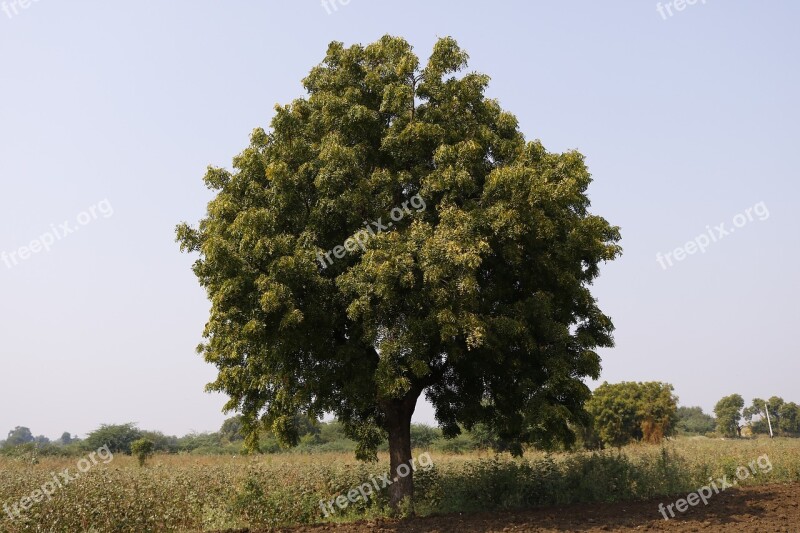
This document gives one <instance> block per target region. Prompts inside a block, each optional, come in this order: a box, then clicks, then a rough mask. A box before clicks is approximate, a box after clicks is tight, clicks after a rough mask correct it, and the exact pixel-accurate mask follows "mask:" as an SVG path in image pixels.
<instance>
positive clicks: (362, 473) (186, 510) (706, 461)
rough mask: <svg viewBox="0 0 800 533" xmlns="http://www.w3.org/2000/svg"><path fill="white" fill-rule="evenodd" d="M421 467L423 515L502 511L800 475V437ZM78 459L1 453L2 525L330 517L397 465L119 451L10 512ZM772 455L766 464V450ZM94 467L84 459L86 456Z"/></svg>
mask: <svg viewBox="0 0 800 533" xmlns="http://www.w3.org/2000/svg"><path fill="white" fill-rule="evenodd" d="M430 455H431V457H432V459H433V462H434V466H433V468H431V469H429V470H418V471H417V473H416V474H415V484H416V491H417V504H416V510H417V513H418V514H422V515H426V514H433V513H451V512H470V511H477V510H501V509H512V508H520V507H530V506H537V505H549V504H563V503H574V502H610V501H620V500H639V499H649V498H654V497H657V496H664V495H677V494H686V493H688V492H690V491H693V490H696V489H697V488H699V487H701V486H702V485H705V484H706V483H707V482H708V478H709V477H714V478H717V477H721V476H723V475H727V476H728V477H729V478H732V477H733V476H735V474H736V469H737V468H738V467H739V466H746V465H748V464H750V463H751V462H752V461H753V460H755V459H757V458H758V457H760V456H764V455H767V457H768V458H769V463H770V464H771V466H772V468H771V471H769V472H765V471H763V469H761V468H759V469H758V474H753V475H751V476H749V478H748V479H746V480H744V481H743V482H742V484H761V483H777V482H798V481H800V439H774V440H769V439H757V440H716V439H705V438H681V439H677V440H675V441H671V442H669V443H667V444H666V445H665V446H663V447H659V446H648V445H632V446H628V447H626V448H623V449H622V450H610V451H605V452H602V453H589V452H579V453H572V454H549V455H548V454H543V453H538V452H531V453H528V454H526V456H525V458H523V459H511V458H510V457H508V456H494V455H492V454H485V453H484V454H479V453H472V454H463V455H445V454H441V453H438V452H431V454H430ZM77 461H78V459H77V458H44V459H42V460H41V461H40V462H38V464H32V463H31V461H30V460H26V458H24V457H20V458H13V459H12V458H2V459H0V532H3V533H6V532H7V533H18V532H23V531H43V530H44V531H56V532H62V531H63V532H70V533H72V532H75V531H96V532H112V531H113V532H128V531H131V532H133V531H136V532H146V531H213V530H222V529H227V528H243V527H266V528H268V527H272V526H278V525H286V524H300V523H314V522H322V521H325V520H326V519H325V517H324V515H323V512H322V509H321V507H320V500H326V501H327V500H330V499H332V498H334V497H336V496H337V495H339V494H346V493H347V491H348V490H350V489H352V488H354V487H357V486H359V485H361V484H362V483H365V482H367V481H368V480H369V479H370V478H371V477H373V476H379V475H380V474H384V473H386V472H388V458H387V457H386V456H385V455H384V456H382V457H381V460H380V461H379V462H378V463H377V464H363V463H359V462H357V461H355V460H354V459H353V458H352V456H351V455H349V454H342V453H330V454H317V455H293V454H292V455H289V454H282V455H264V456H257V457H242V456H238V457H229V456H213V457H211V456H209V457H203V456H200V457H198V456H194V455H191V456H190V455H183V456H175V455H164V456H156V457H154V458H153V459H152V460H151V461H150V462H149V464H148V466H147V467H146V468H140V467H138V465H137V463H136V459H135V458H132V457H126V456H115V457H114V459H113V460H112V461H111V462H109V463H108V464H103V463H102V462H100V463H99V464H97V465H96V466H92V468H91V469H90V470H88V471H87V472H86V473H85V474H81V476H80V477H79V478H78V479H76V480H74V481H71V482H69V483H68V484H66V486H64V487H63V488H59V489H57V490H55V491H54V493H53V495H52V498H51V499H44V500H43V501H41V502H38V503H34V504H33V505H32V506H31V507H30V509H28V510H27V511H24V512H23V513H22V514H21V517H20V518H16V519H14V520H11V519H10V518H9V517H8V515H7V513H6V512H5V511H4V510H3V505H4V504H5V505H7V506H8V507H9V508H11V507H12V505H13V504H16V503H18V502H19V501H20V499H21V498H22V497H24V496H30V495H31V494H32V493H33V491H34V490H36V489H37V488H39V487H41V486H42V485H43V484H44V483H46V482H47V481H50V480H52V476H53V473H56V472H63V471H64V469H66V468H69V469H70V472H72V473H75V472H77ZM762 464H766V463H765V462H764V461H763V460H762ZM84 467H86V464H84ZM386 513H387V501H386V491H385V489H384V490H383V491H382V492H381V493H380V494H378V495H377V496H376V497H374V498H372V499H371V500H369V502H363V501H358V502H356V503H351V504H349V506H348V507H347V508H346V509H344V510H340V509H338V508H336V513H335V514H334V515H333V516H331V517H329V518H328V519H327V521H347V520H355V519H358V518H364V517H375V516H382V515H385V514H386Z"/></svg>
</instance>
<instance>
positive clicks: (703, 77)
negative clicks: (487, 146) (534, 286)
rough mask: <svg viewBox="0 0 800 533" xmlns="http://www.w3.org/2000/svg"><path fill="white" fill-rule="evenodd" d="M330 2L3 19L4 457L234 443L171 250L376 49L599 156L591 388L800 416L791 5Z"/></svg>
mask: <svg viewBox="0 0 800 533" xmlns="http://www.w3.org/2000/svg"><path fill="white" fill-rule="evenodd" d="M333 1H334V0H329V3H328V4H327V7H326V6H324V5H321V4H320V2H319V1H318V0H293V1H291V2H289V1H283V2H277V1H267V0H262V1H259V2H255V1H238V2H220V1H218V0H214V1H212V0H192V1H191V2H190V1H189V0H175V1H172V2H156V1H153V0H145V1H141V0H140V1H137V2H107V1H106V2H101V1H99V0H83V1H75V2H56V1H55V0H38V1H34V2H32V3H31V4H30V5H29V6H28V7H27V8H21V7H19V6H18V5H17V4H15V3H8V0H7V2H6V3H2V2H0V51H2V54H0V87H2V90H1V91H2V92H0V180H2V183H1V187H0V191H1V192H0V252H5V253H6V256H4V258H0V298H2V300H1V301H2V306H1V307H0V328H1V329H0V338H1V339H2V344H0V436H5V434H6V432H7V431H8V430H10V429H12V428H13V427H15V426H17V425H25V426H28V427H30V428H31V430H32V431H33V432H34V433H35V434H44V435H46V436H48V437H51V438H55V437H58V436H59V435H60V434H61V433H62V432H63V431H69V432H71V433H73V434H75V433H77V434H80V435H81V436H83V435H85V434H86V433H87V432H89V431H91V430H92V429H94V428H96V427H97V426H99V425H100V424H101V423H123V422H129V421H133V422H137V423H139V424H140V426H141V427H143V428H146V429H156V430H161V431H164V432H166V433H169V434H178V435H181V434H184V433H186V432H189V431H191V430H197V431H206V430H216V429H218V428H219V426H220V424H221V423H222V421H223V419H224V417H225V415H223V414H222V413H221V411H220V409H221V407H222V404H223V402H224V398H223V397H221V396H215V395H209V394H206V393H204V392H203V387H204V385H205V384H206V383H207V382H208V381H211V380H212V379H213V378H214V375H215V368H214V367H213V366H211V365H208V364H206V363H205V362H203V360H202V358H201V357H200V356H198V355H196V354H195V352H194V349H195V346H196V345H197V344H198V343H199V342H200V341H201V340H202V339H201V332H202V329H203V325H204V323H205V320H206V318H207V313H208V303H207V301H206V299H205V294H204V292H203V291H202V289H201V288H200V287H199V285H198V283H197V281H196V279H195V277H194V275H193V274H192V272H191V271H190V265H191V263H192V261H193V257H191V256H187V255H183V254H181V253H180V252H179V250H178V246H177V244H175V242H174V231H173V229H174V227H175V225H176V224H177V223H178V222H181V221H183V220H186V221H189V222H192V223H195V222H196V221H197V220H198V219H199V218H200V217H201V216H202V215H203V213H204V210H205V205H206V202H207V201H208V199H209V192H208V191H207V190H206V189H205V188H204V185H203V183H202V180H201V178H202V176H203V173H204V169H205V167H206V166H207V165H209V164H213V165H220V166H226V167H230V163H231V159H232V157H233V156H235V155H236V154H237V153H238V152H240V151H241V150H242V149H243V148H244V147H245V146H246V145H247V141H248V136H249V133H250V132H251V130H252V129H253V128H255V127H259V126H262V127H267V126H268V125H269V121H270V119H271V117H272V116H273V106H274V105H275V104H276V103H280V104H285V103H288V102H290V101H291V100H292V99H293V98H296V97H299V96H303V89H302V86H301V84H300V80H301V79H302V78H303V77H304V76H305V75H306V74H307V73H308V71H309V69H310V68H311V67H312V66H314V65H316V64H317V63H319V62H320V61H321V60H322V58H323V57H324V54H325V50H326V48H327V45H328V43H329V42H330V41H332V40H340V41H344V42H345V43H346V44H353V43H364V44H366V43H369V42H373V41H375V40H377V39H378V38H379V37H380V36H382V35H383V34H386V33H390V34H394V35H398V36H402V37H404V38H405V39H407V40H408V41H409V42H410V43H411V44H412V45H413V46H414V47H415V50H416V52H417V53H418V55H420V56H421V57H422V58H423V59H424V58H427V56H428V54H429V52H430V49H431V46H432V45H433V43H434V42H435V40H436V38H437V37H441V36H447V35H450V36H452V37H454V38H455V39H456V40H458V42H459V44H460V45H461V46H462V47H463V48H465V49H466V50H467V51H468V53H469V54H470V56H471V62H470V69H474V70H477V71H481V72H485V73H487V74H489V75H490V76H491V77H492V83H491V86H490V90H489V95H490V96H491V97H494V98H497V99H499V101H500V103H501V105H502V106H503V107H504V108H505V109H506V110H508V111H510V112H512V113H514V114H516V116H517V117H518V118H519V122H520V126H521V129H522V131H523V132H524V133H525V135H526V136H527V137H528V138H529V139H536V138H538V139H541V140H542V142H543V143H544V145H545V146H546V147H547V148H548V149H549V150H551V151H563V150H568V149H572V148H577V149H578V150H580V151H581V152H582V153H583V154H585V155H586V158H587V163H588V165H589V167H590V170H591V171H592V173H593V175H594V179H595V181H594V183H593V184H592V186H591V188H590V190H589V194H590V198H591V200H592V203H593V211H594V212H595V213H597V214H599V215H602V216H604V217H605V218H607V219H608V220H609V221H610V222H612V223H613V224H617V225H619V226H621V227H622V235H623V241H622V245H623V247H624V250H625V252H624V255H623V256H622V258H620V259H619V260H617V261H615V262H614V263H611V264H609V265H606V267H605V268H604V269H603V275H602V277H601V279H600V280H599V281H598V282H597V283H596V286H595V294H596V296H597V297H598V298H599V300H600V304H601V308H602V309H603V310H604V311H605V312H606V313H607V314H609V315H610V316H611V317H612V318H613V320H614V323H615V325H616V327H617V331H616V340H617V346H616V347H615V348H614V349H611V350H604V351H603V352H602V355H603V374H602V380H607V381H610V382H618V381H622V380H636V381H649V380H658V381H667V382H670V383H672V384H674V386H675V389H676V393H677V395H678V396H679V397H680V400H681V403H682V404H684V405H700V406H702V407H703V408H704V409H705V410H706V411H709V410H710V409H711V408H712V407H713V405H714V403H716V401H717V400H718V399H719V398H720V397H722V396H724V395H728V394H731V393H734V392H738V393H740V394H742V395H743V396H744V397H745V399H746V401H748V403H749V401H750V399H751V398H752V397H753V396H759V397H769V396H772V395H779V396H783V397H784V398H785V399H786V400H787V401H790V400H792V401H797V402H800V392H798V388H797V379H798V367H800V363H798V359H797V358H798V340H797V336H796V335H795V334H794V332H795V330H794V328H795V327H797V323H798V319H799V318H800V310H798V309H799V308H798V305H797V301H798V299H800V281H798V277H797V271H798V268H797V265H798V263H799V262H800V251H798V244H799V241H800V237H798V233H797V230H798V193H800V186H799V185H798V179H797V164H796V154H797V149H798V148H797V147H798V145H800V133H798V124H800V112H799V111H798V105H797V95H798V94H800V74H799V73H798V64H799V62H798V59H799V58H798V54H799V53H800V35H798V32H797V30H796V28H797V24H798V22H799V21H800V17H799V15H800V4H798V3H797V2H796V1H791V0H782V1H781V0H775V1H772V2H743V1H729V0H726V1H724V2H723V1H721V0H707V1H706V2H703V1H702V0H701V1H699V2H697V3H696V4H694V5H686V6H685V8H684V9H683V10H682V11H677V10H675V9H674V7H673V4H672V3H669V5H670V9H669V10H667V9H662V12H663V15H662V14H659V11H658V8H657V3H656V2H652V1H642V0H636V1H633V0H626V1H619V2H594V1H588V0H586V1H582V2H578V1H566V2H565V1H559V2H556V1H551V2H541V1H536V2H531V1H522V0H519V1H505V2H500V1H498V2H478V1H464V0H460V1H458V2H456V1H450V2H445V1H441V2H431V1H430V0H427V1H422V0H406V1H404V2H388V1H376V0H350V2H349V3H347V4H345V3H344V2H343V0H338V2H337V3H335V4H334V3H332V2H333ZM666 4H667V2H665V3H664V4H662V5H666ZM2 6H6V8H7V9H5V10H3V7H2ZM15 9H16V14H15V11H14V10H15ZM670 11H671V12H672V16H670V15H669V12H670ZM748 209H750V211H749V218H748V211H747V210H748ZM759 213H760V214H759ZM767 213H768V216H766V214H767ZM737 215H739V216H738V217H737ZM65 222H68V224H67V225H66V226H64V223H65ZM723 222H724V223H725V226H723V227H722V228H721V229H720V230H717V227H718V226H719V224H720V223H723ZM736 224H738V225H739V227H737V226H736ZM730 229H733V230H734V231H733V232H730ZM722 232H727V235H724V236H722V237H721V238H720V237H718V236H719V235H721V233H722ZM48 234H49V235H50V236H49V237H48V236H47V235H48ZM702 235H707V236H708V237H707V238H706V237H703V236H702ZM712 237H713V239H712ZM714 239H716V242H714ZM689 241H694V244H691V245H689V246H686V243H687V242H689ZM706 241H710V242H708V243H706ZM698 246H700V247H702V248H704V249H705V251H704V253H701V252H700V251H699V250H698ZM23 247H24V248H23ZM679 247H680V248H682V250H681V251H678V252H677V253H676V252H675V249H676V248H679ZM691 252H694V253H693V254H692V253H691ZM659 253H661V254H662V261H661V264H660V263H659V261H658V260H657V258H656V256H657V254H659ZM667 253H670V254H671V255H670V256H669V257H668V258H666V259H664V257H665V256H666V254H667ZM10 254H14V255H13V256H12V255H10ZM680 257H683V260H681V261H677V258H680ZM669 261H672V263H673V265H672V266H669V264H668V262H669ZM662 264H664V265H666V267H667V268H663V267H662ZM9 265H10V266H9ZM416 421H418V422H428V423H432V422H433V421H434V420H433V415H432V410H431V409H430V407H429V406H427V405H424V404H420V406H419V407H418V410H417V415H416Z"/></svg>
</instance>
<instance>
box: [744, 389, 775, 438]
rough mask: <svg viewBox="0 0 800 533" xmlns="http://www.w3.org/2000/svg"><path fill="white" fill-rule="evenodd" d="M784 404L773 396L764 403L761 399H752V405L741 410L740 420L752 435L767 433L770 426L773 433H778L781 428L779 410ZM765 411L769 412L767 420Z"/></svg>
mask: <svg viewBox="0 0 800 533" xmlns="http://www.w3.org/2000/svg"><path fill="white" fill-rule="evenodd" d="M784 403H785V402H784V400H783V398H781V397H779V396H773V397H771V398H770V399H769V400H766V401H765V400H762V399H761V398H753V402H752V404H751V405H750V406H749V407H745V408H744V409H743V410H742V418H743V419H744V421H745V423H746V424H747V425H748V426H750V429H751V431H752V432H753V433H763V434H767V433H769V426H770V424H771V425H772V431H773V433H780V431H781V427H782V426H781V408H782V407H783V405H784ZM767 411H769V418H767Z"/></svg>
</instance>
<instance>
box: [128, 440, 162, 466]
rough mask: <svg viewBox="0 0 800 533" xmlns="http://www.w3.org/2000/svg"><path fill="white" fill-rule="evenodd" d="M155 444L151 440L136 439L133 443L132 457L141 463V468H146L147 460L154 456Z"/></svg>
mask: <svg viewBox="0 0 800 533" xmlns="http://www.w3.org/2000/svg"><path fill="white" fill-rule="evenodd" d="M155 447H156V445H155V443H154V442H153V441H151V440H150V439H136V440H135V441H133V442H132V443H131V455H133V456H134V457H136V460H137V461H139V466H144V465H145V463H146V462H147V460H148V459H149V458H150V457H152V456H153V451H154V450H155Z"/></svg>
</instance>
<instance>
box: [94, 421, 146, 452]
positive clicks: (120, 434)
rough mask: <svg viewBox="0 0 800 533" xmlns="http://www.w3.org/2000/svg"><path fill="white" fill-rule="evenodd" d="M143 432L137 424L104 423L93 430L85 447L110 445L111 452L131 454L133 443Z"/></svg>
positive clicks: (96, 447) (95, 448)
mask: <svg viewBox="0 0 800 533" xmlns="http://www.w3.org/2000/svg"><path fill="white" fill-rule="evenodd" d="M141 437H142V432H141V431H140V430H139V428H137V427H136V424H134V423H132V422H129V423H127V424H118V425H114V424H103V425H101V426H100V427H99V428H98V429H96V430H94V431H92V432H91V433H89V434H88V435H87V436H86V439H85V440H84V441H83V443H82V445H83V448H84V449H86V450H97V449H98V448H102V447H103V446H108V449H109V450H110V451H111V453H124V454H127V455H130V454H131V444H132V443H133V441H135V440H137V439H140V438H141Z"/></svg>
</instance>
